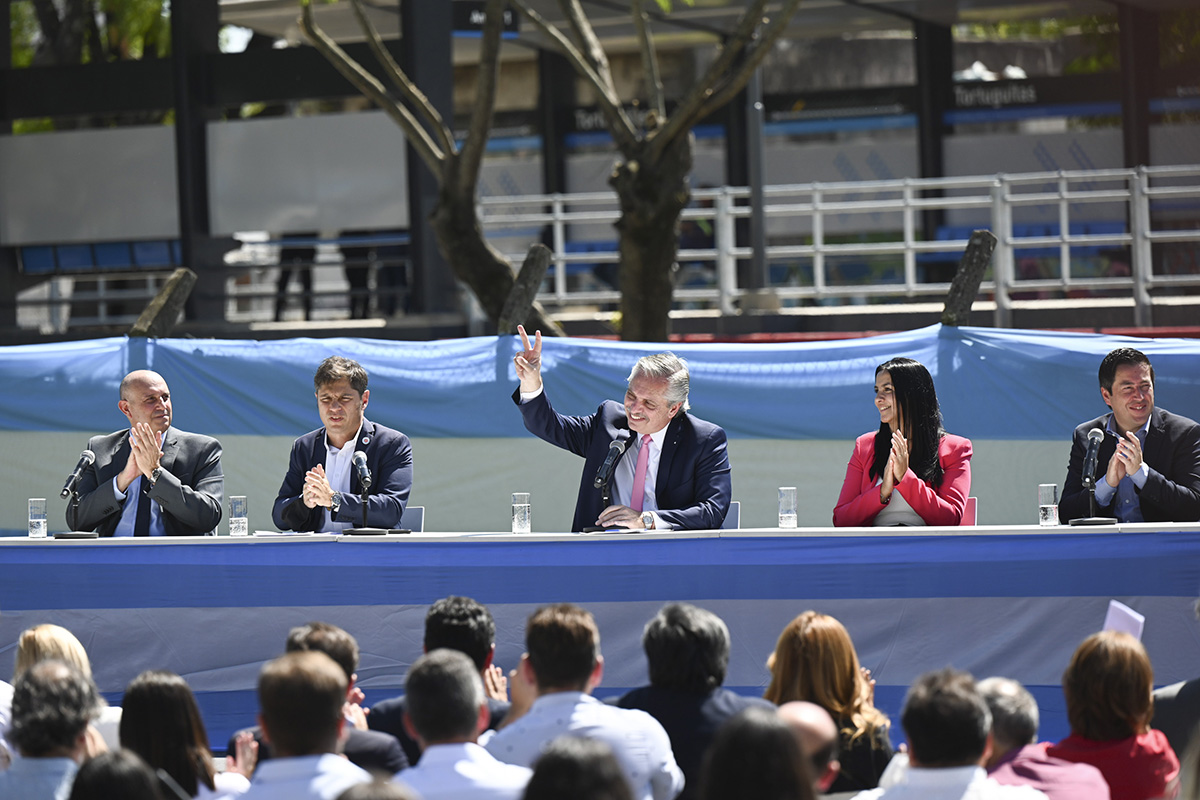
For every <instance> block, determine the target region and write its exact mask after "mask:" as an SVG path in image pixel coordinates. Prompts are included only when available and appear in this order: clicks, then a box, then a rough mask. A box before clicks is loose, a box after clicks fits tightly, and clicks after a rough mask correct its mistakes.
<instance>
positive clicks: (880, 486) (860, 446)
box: [833, 358, 971, 527]
mask: <svg viewBox="0 0 1200 800" xmlns="http://www.w3.org/2000/svg"><path fill="white" fill-rule="evenodd" d="M875 408H876V409H878V411H879V430H878V431H875V432H872V433H864V434H863V435H862V436H860V437H858V439H857V441H855V443H854V451H853V452H852V453H851V454H850V463H849V464H848V465H847V466H846V479H845V481H843V483H842V491H841V494H839V495H838V500H837V506H836V507H835V508H834V509H833V524H834V525H836V526H838V527H846V526H860V525H863V526H865V525H958V524H959V523H960V522H962V516H963V509H964V508H965V507H966V504H967V495H969V494H970V493H971V441H970V440H969V439H964V438H963V437H961V436H953V435H951V434H949V433H946V431H945V430H944V429H943V428H942V412H941V410H940V409H939V408H938V401H937V392H936V391H935V390H934V388H933V378H932V377H931V376H930V374H929V370H928V369H926V368H925V365H923V364H921V363H920V362H919V361H913V360H912V359H911V358H893V359H892V360H891V361H886V362H884V363H882V364H880V365H879V366H878V367H876V368H875Z"/></svg>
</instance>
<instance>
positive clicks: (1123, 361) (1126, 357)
mask: <svg viewBox="0 0 1200 800" xmlns="http://www.w3.org/2000/svg"><path fill="white" fill-rule="evenodd" d="M1142 364H1145V365H1146V366H1147V367H1149V368H1150V385H1151V386H1153V385H1154V365H1153V364H1151V363H1150V359H1149V358H1147V357H1146V354H1145V353H1143V352H1142V351H1141V350H1134V349H1133V348H1132V347H1118V348H1117V349H1116V350H1113V351H1112V352H1110V353H1109V354H1108V355H1106V356H1105V357H1104V360H1103V361H1101V362H1100V375H1099V377H1100V388H1101V389H1103V390H1104V391H1106V392H1111V391H1112V387H1113V381H1115V380H1116V379H1117V368H1118V367H1124V366H1135V367H1136V366H1140V365H1142Z"/></svg>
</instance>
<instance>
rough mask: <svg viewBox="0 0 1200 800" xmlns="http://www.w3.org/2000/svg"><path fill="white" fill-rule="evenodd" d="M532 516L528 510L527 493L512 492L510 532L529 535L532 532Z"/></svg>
mask: <svg viewBox="0 0 1200 800" xmlns="http://www.w3.org/2000/svg"><path fill="white" fill-rule="evenodd" d="M532 524H533V520H532V516H531V512H530V509H529V492H513V496H512V532H513V533H529V532H530V531H531V530H532Z"/></svg>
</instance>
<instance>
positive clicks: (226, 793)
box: [195, 772, 250, 800]
mask: <svg viewBox="0 0 1200 800" xmlns="http://www.w3.org/2000/svg"><path fill="white" fill-rule="evenodd" d="M213 785H215V786H216V787H217V788H216V789H209V788H208V787H207V786H205V785H204V784H203V783H202V784H200V787H199V790H198V791H197V792H196V797H195V800H230V798H234V797H241V796H242V795H244V794H245V793H246V792H247V791H248V790H249V789H250V781H248V780H247V779H246V776H245V775H239V774H238V773H236V772H218V773H217V774H216V775H213Z"/></svg>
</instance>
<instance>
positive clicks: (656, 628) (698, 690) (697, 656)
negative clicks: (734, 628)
mask: <svg viewBox="0 0 1200 800" xmlns="http://www.w3.org/2000/svg"><path fill="white" fill-rule="evenodd" d="M642 649H644V650H645V651H646V661H647V662H648V663H649V665H650V684H651V685H652V686H656V687H658V688H661V689H680V690H682V691H685V692H692V693H693V694H708V693H709V692H711V691H712V690H713V689H716V688H717V687H718V686H720V685H721V684H722V683H723V682H724V681H725V670H726V668H727V667H728V666H729V628H727V627H726V626H725V623H724V622H722V621H721V618H720V617H718V616H717V615H716V614H714V613H712V612H711V611H705V610H704V609H703V608H697V607H696V606H693V605H689V604H688V603H669V604H667V605H665V606H663V607H662V608H661V609H659V612H658V613H657V614H655V615H654V618H653V619H651V620H650V621H649V622H647V623H646V628H645V630H643V631H642Z"/></svg>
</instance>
